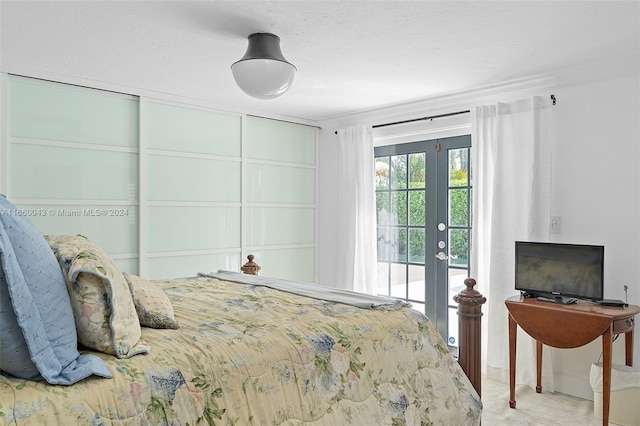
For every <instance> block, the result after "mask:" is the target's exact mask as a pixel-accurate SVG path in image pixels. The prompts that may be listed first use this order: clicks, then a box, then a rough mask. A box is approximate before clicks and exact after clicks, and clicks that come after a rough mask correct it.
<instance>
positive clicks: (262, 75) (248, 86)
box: [231, 33, 296, 99]
mask: <svg viewBox="0 0 640 426" xmlns="http://www.w3.org/2000/svg"><path fill="white" fill-rule="evenodd" d="M231 71H232V72H233V78H234V79H235V80H236V83H237V84H238V86H239V87H240V89H242V91H243V92H245V93H246V94H247V95H249V96H253V97H254V98H258V99H273V98H277V97H278V96H280V95H282V94H283V93H284V92H286V91H287V90H288V89H289V87H291V83H292V82H293V77H294V75H295V72H296V67H295V66H293V64H291V63H290V62H288V61H287V60H286V59H285V58H284V56H283V55H282V51H281V50H280V37H278V36H277V35H274V34H270V33H254V34H251V35H250V36H249V46H248V47H247V51H246V53H245V54H244V56H243V57H242V58H241V59H240V60H239V61H238V62H235V63H234V64H233V65H231Z"/></svg>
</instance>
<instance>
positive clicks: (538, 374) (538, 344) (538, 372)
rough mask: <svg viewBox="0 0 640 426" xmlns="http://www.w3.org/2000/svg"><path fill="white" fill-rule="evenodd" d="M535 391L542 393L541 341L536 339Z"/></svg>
mask: <svg viewBox="0 0 640 426" xmlns="http://www.w3.org/2000/svg"><path fill="white" fill-rule="evenodd" d="M536 393H542V342H539V341H537V340H536Z"/></svg>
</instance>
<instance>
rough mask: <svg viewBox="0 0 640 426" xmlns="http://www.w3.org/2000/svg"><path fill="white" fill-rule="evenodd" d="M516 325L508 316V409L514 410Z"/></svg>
mask: <svg viewBox="0 0 640 426" xmlns="http://www.w3.org/2000/svg"><path fill="white" fill-rule="evenodd" d="M517 331H518V324H517V323H516V321H515V320H514V319H513V317H512V316H511V314H509V407H511V408H516V335H517Z"/></svg>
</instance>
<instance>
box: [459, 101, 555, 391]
mask: <svg viewBox="0 0 640 426" xmlns="http://www.w3.org/2000/svg"><path fill="white" fill-rule="evenodd" d="M551 120H552V117H551V101H550V100H549V98H542V97H534V98H531V99H526V100H518V101H514V102H510V103H498V104H495V105H488V106H478V107H476V108H475V110H473V111H472V138H473V139H472V141H473V142H472V150H473V154H472V161H473V165H472V167H473V175H474V187H473V191H474V194H473V224H474V226H473V230H472V234H473V235H472V254H471V262H472V271H473V274H474V276H475V277H476V278H477V281H478V289H479V290H480V291H481V292H482V293H483V294H484V296H485V297H487V304H486V305H485V306H486V308H485V309H484V313H485V316H484V321H483V330H482V336H483V338H482V340H483V371H484V372H485V374H486V375H487V377H488V378H490V379H493V380H498V381H502V382H508V378H509V345H508V342H509V338H508V336H509V335H508V320H507V318H508V313H507V310H506V307H505V304H504V300H505V299H506V298H508V297H510V296H513V295H517V294H518V292H517V291H516V290H515V289H514V276H515V270H514V269H515V268H514V263H515V258H514V257H515V256H514V251H515V244H514V243H515V241H516V240H529V241H548V240H549V236H550V235H549V232H550V231H549V228H550V226H549V221H550V204H551V200H550V199H551V134H552V132H551V124H552V123H551ZM517 340H518V347H517V351H518V356H517V359H518V363H517V366H516V371H517V376H516V382H518V383H523V384H527V385H529V386H532V387H534V386H535V382H536V376H535V365H536V364H535V342H534V341H533V339H531V338H530V337H529V336H528V335H526V334H525V333H524V332H522V330H520V329H519V333H518V337H517ZM545 348H546V347H545ZM545 351H546V352H545V353H544V355H543V369H542V371H543V379H542V380H543V387H544V388H545V390H548V391H553V389H554V384H553V372H552V369H551V356H550V353H549V350H548V349H545Z"/></svg>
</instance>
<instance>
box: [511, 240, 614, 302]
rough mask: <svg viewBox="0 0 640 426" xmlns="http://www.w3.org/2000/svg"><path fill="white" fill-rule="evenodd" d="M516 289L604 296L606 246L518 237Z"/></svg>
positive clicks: (542, 293)
mask: <svg viewBox="0 0 640 426" xmlns="http://www.w3.org/2000/svg"><path fill="white" fill-rule="evenodd" d="M516 290H520V291H521V292H523V293H524V295H525V296H528V297H539V296H542V297H571V298H577V299H585V300H594V301H598V300H602V299H603V295H604V246H599V245H586V244H561V243H540V242H527V241H516Z"/></svg>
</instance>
